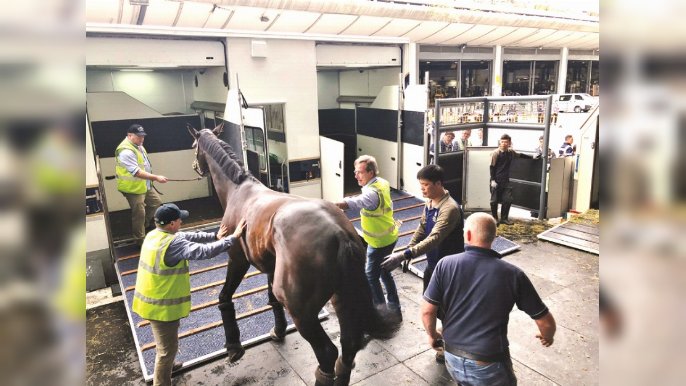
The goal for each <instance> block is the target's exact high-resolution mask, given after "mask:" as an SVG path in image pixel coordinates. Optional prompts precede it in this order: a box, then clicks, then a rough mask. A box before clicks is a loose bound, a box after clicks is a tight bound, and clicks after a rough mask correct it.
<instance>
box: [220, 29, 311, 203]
mask: <svg viewBox="0 0 686 386" xmlns="http://www.w3.org/2000/svg"><path fill="white" fill-rule="evenodd" d="M250 40H251V39H241V38H236V39H229V41H228V50H229V58H231V59H230V60H231V63H230V66H229V70H230V72H231V76H230V79H232V80H234V79H235V76H236V74H238V76H239V81H240V87H241V91H242V92H243V94H244V95H245V98H246V99H247V101H248V103H258V101H275V100H278V101H281V102H283V103H285V111H284V118H285V121H286V122H285V127H286V142H287V146H288V158H289V159H290V160H294V159H311V158H319V116H318V112H317V67H316V56H315V48H314V45H315V43H314V42H313V41H305V40H282V39H273V40H269V39H267V43H268V45H269V57H268V58H266V59H255V58H251V57H250ZM320 194H321V193H320Z"/></svg>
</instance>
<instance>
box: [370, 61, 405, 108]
mask: <svg viewBox="0 0 686 386" xmlns="http://www.w3.org/2000/svg"><path fill="white" fill-rule="evenodd" d="M368 71H369V95H372V96H373V95H378V94H379V93H380V92H381V90H382V89H383V88H384V87H386V86H396V90H397V85H398V83H399V82H400V79H399V77H400V67H393V68H382V69H378V70H368ZM396 99H397V98H396ZM396 106H397V105H396ZM394 108H395V107H394Z"/></svg>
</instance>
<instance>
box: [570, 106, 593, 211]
mask: <svg viewBox="0 0 686 386" xmlns="http://www.w3.org/2000/svg"><path fill="white" fill-rule="evenodd" d="M597 123H598V113H596V114H595V116H594V117H593V118H592V119H590V120H589V122H588V123H587V124H586V126H585V127H584V128H582V130H583V131H582V132H581V140H580V141H579V151H578V152H577V157H578V165H579V166H578V171H577V173H575V177H576V179H577V184H576V186H575V190H576V194H575V196H576V199H575V201H574V203H573V208H574V209H576V210H578V211H579V212H584V211H586V210H588V209H590V207H591V188H592V186H593V172H594V170H593V164H594V161H595V151H594V148H595V146H598V144H597V143H595V139H596V130H597V127H598V125H597Z"/></svg>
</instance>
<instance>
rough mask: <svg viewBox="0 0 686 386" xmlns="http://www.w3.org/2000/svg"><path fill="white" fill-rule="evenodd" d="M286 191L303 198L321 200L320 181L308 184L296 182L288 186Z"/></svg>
mask: <svg viewBox="0 0 686 386" xmlns="http://www.w3.org/2000/svg"><path fill="white" fill-rule="evenodd" d="M288 190H289V192H290V193H291V194H295V195H296V196H300V197H305V198H322V180H319V179H316V180H311V181H309V182H297V183H293V184H290V186H289V187H288Z"/></svg>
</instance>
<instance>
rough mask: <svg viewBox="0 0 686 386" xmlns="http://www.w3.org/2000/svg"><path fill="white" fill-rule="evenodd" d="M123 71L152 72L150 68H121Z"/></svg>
mask: <svg viewBox="0 0 686 386" xmlns="http://www.w3.org/2000/svg"><path fill="white" fill-rule="evenodd" d="M119 71H123V72H152V68H121V69H119Z"/></svg>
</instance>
